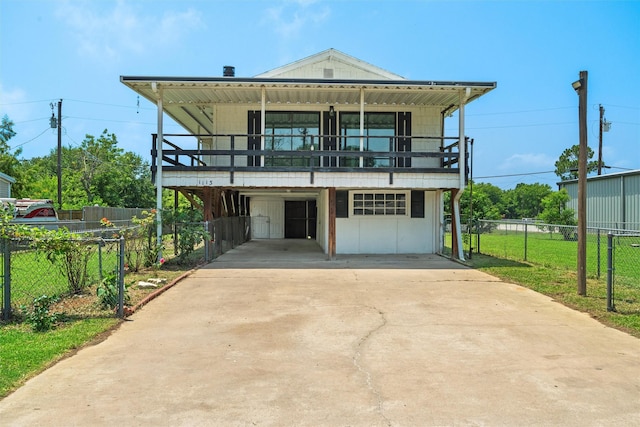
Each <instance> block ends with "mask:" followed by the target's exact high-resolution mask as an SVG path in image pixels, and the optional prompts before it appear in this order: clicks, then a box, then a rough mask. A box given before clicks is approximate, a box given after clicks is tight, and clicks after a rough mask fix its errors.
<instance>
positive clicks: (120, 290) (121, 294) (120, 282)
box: [118, 236, 124, 319]
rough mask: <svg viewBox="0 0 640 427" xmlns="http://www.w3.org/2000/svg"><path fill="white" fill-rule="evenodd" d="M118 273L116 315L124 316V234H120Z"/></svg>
mask: <svg viewBox="0 0 640 427" xmlns="http://www.w3.org/2000/svg"><path fill="white" fill-rule="evenodd" d="M119 270H120V274H118V317H119V318H121V319H122V318H123V317H124V236H120V267H119Z"/></svg>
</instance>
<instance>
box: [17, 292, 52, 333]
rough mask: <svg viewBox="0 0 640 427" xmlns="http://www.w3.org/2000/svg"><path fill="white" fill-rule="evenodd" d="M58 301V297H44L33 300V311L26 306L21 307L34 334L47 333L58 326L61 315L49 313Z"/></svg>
mask: <svg viewBox="0 0 640 427" xmlns="http://www.w3.org/2000/svg"><path fill="white" fill-rule="evenodd" d="M57 301H58V297H56V296H47V295H42V296H39V297H38V298H36V299H34V300H33V308H32V309H28V308H27V307H26V306H24V305H23V306H22V307H21V310H22V312H23V314H24V316H25V320H26V321H27V323H29V324H30V325H31V328H32V329H33V331H34V332H46V331H48V330H50V329H51V328H53V326H54V325H55V324H56V322H57V321H58V318H59V315H58V314H55V313H50V312H49V311H50V308H51V305H52V304H54V303H56V302H57Z"/></svg>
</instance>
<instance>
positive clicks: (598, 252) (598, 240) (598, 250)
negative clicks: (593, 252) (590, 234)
mask: <svg viewBox="0 0 640 427" xmlns="http://www.w3.org/2000/svg"><path fill="white" fill-rule="evenodd" d="M597 242H598V243H597V246H598V249H597V254H598V279H599V278H600V229H599V228H598V239H597Z"/></svg>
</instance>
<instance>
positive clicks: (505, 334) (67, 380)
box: [0, 241, 640, 426]
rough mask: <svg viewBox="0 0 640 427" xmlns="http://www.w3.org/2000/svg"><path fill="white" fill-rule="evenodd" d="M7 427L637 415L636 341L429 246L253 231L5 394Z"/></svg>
mask: <svg viewBox="0 0 640 427" xmlns="http://www.w3.org/2000/svg"><path fill="white" fill-rule="evenodd" d="M292 245H293V246H292ZM0 424H2V425H6V426H13V425H25V426H37V425H42V426H72V425H79V426H99V425H110V426H113V425H122V426H130V425H150V426H151V425H152V426H206V425H221V426H253V425H257V426H291V425H295V426H442V425H447V426H452V425H455V426H466V425H473V426H482V425H491V426H497V425H510V426H511V425H562V426H592V425H593V426H595V425H608V426H610V425H616V426H621V425H640V340H637V339H635V338H633V337H631V336H629V335H626V334H624V333H621V332H618V331H616V330H613V329H610V328H606V327H604V326H602V325H601V324H600V323H598V322H596V321H595V320H593V319H591V318H589V317H588V316H586V315H584V314H580V313H578V312H575V311H573V310H570V309H568V308H565V307H563V306H561V305H560V304H558V303H555V302H553V301H552V300H550V299H549V298H547V297H544V296H541V295H539V294H537V293H535V292H532V291H529V290H527V289H524V288H522V287H519V286H516V285H512V284H509V283H504V282H501V281H500V280H498V279H496V278H494V277H491V276H489V275H487V274H484V273H481V272H478V271H474V270H470V269H467V268H465V267H463V266H460V265H458V264H456V263H453V262H450V261H448V260H446V259H444V258H441V257H438V256H401V255H398V256H343V257H338V259H337V260H336V261H327V260H325V257H324V255H322V254H321V253H320V251H319V249H317V247H315V246H312V242H282V241H279V242H259V241H253V242H249V243H248V244H245V245H243V246H241V247H239V248H237V249H235V250H233V251H231V252H229V253H228V254H226V255H224V256H222V257H220V258H219V259H218V260H217V261H216V262H213V263H211V264H209V265H208V266H206V267H205V268H201V269H199V270H197V271H196V272H194V273H193V274H192V275H191V276H190V277H188V278H187V279H185V280H183V281H182V282H180V283H179V284H178V285H177V286H175V287H173V288H171V289H170V290H168V291H167V292H166V293H164V294H163V295H161V296H160V297H159V298H157V299H155V300H154V301H152V302H151V303H150V304H149V305H147V306H145V307H144V308H143V309H142V310H140V311H139V312H137V313H135V314H134V315H133V316H132V317H131V318H130V321H128V322H125V323H124V324H123V325H122V326H121V327H120V328H119V329H118V330H117V331H115V332H114V333H113V334H112V335H111V336H110V337H109V338H108V339H106V340H105V341H103V342H101V343H100V344H97V345H95V346H91V347H87V348H85V349H82V350H81V351H79V352H78V353H77V354H76V355H74V356H73V357H70V358H68V359H66V360H63V361H61V362H60V363H58V364H56V365H55V366H53V367H52V368H50V369H48V370H47V371H46V372H44V373H42V374H41V375H39V376H37V377H36V378H34V379H32V380H30V381H29V382H28V383H27V384H26V385H25V386H24V387H22V388H20V389H19V390H18V391H16V392H15V393H13V394H12V395H10V396H8V397H6V398H5V399H4V400H2V401H0Z"/></svg>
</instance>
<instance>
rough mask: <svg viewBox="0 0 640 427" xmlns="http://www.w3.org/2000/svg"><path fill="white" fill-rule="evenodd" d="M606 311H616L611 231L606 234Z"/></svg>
mask: <svg viewBox="0 0 640 427" xmlns="http://www.w3.org/2000/svg"><path fill="white" fill-rule="evenodd" d="M607 311H616V307H615V306H614V303H613V233H609V234H607Z"/></svg>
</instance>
